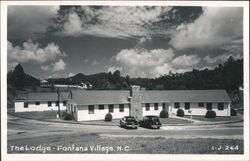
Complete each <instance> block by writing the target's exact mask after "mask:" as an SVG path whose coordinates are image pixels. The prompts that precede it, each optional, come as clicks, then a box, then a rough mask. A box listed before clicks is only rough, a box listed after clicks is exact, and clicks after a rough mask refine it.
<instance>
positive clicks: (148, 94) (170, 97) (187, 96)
mask: <svg viewBox="0 0 250 161" xmlns="http://www.w3.org/2000/svg"><path fill="white" fill-rule="evenodd" d="M141 93H142V102H143V103H151V102H152V103H153V102H230V101H231V100H230V98H229V96H228V94H227V92H226V91H225V90H169V91H154V90H152V91H143V90H142V91H141Z"/></svg>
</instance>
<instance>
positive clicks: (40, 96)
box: [15, 92, 70, 102]
mask: <svg viewBox="0 0 250 161" xmlns="http://www.w3.org/2000/svg"><path fill="white" fill-rule="evenodd" d="M19 97H20V98H21V99H18V100H15V101H21V100H25V101H41V102H42V101H45V102H46V101H57V99H58V98H57V97H58V96H57V93H56V92H30V93H26V94H22V95H21V96H19ZM59 99H60V101H66V100H69V99H70V92H60V97H59Z"/></svg>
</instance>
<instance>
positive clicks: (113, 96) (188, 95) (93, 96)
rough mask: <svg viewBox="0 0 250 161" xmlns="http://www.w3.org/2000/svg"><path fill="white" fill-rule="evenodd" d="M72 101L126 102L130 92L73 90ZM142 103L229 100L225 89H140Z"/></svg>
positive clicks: (90, 103)
mask: <svg viewBox="0 0 250 161" xmlns="http://www.w3.org/2000/svg"><path fill="white" fill-rule="evenodd" d="M72 94H73V96H72V97H73V99H72V100H71V101H72V103H76V104H79V105H92V104H126V103H129V101H128V97H129V96H130V92H129V91H128V90H127V91H124V90H123V91H119V90H116V91H114V90H99V91H96V90H91V91H85V90H74V91H72ZM141 97H142V103H158V102H230V101H231V100H230V98H229V96H228V94H227V92H226V91H225V90H169V91H155V90H142V91H141Z"/></svg>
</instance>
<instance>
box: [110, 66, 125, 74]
mask: <svg viewBox="0 0 250 161" xmlns="http://www.w3.org/2000/svg"><path fill="white" fill-rule="evenodd" d="M116 70H119V71H121V70H122V67H117V66H109V67H108V72H111V73H114V72H115V71H116Z"/></svg>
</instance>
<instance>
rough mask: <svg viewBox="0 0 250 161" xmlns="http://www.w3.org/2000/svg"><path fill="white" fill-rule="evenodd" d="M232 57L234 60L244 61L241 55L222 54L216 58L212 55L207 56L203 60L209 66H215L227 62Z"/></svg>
mask: <svg viewBox="0 0 250 161" xmlns="http://www.w3.org/2000/svg"><path fill="white" fill-rule="evenodd" d="M230 56H232V57H233V58H234V59H242V56H241V55H231V54H222V55H218V56H215V57H210V55H207V56H205V57H204V58H203V60H204V61H205V62H207V63H209V64H215V63H218V62H219V63H221V62H226V61H227V59H228V58H229V57H230Z"/></svg>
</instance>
